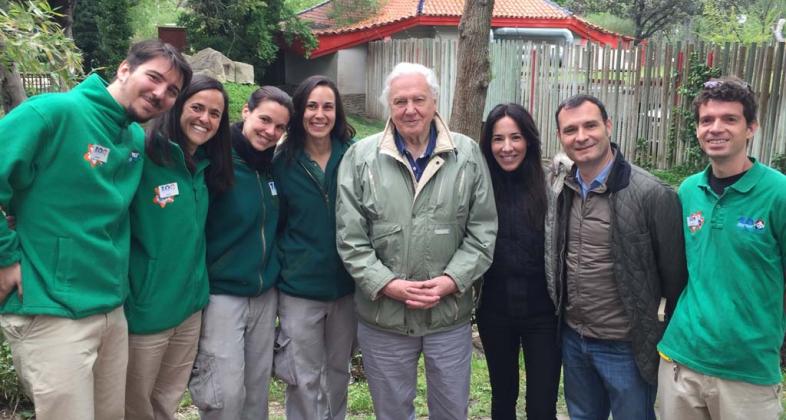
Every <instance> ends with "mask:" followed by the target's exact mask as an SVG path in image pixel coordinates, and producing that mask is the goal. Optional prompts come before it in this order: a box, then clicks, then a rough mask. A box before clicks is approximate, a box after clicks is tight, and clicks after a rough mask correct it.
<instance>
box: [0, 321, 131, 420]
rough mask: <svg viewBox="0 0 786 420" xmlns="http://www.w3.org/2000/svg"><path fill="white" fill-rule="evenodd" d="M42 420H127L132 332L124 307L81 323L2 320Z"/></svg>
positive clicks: (17, 363) (18, 371)
mask: <svg viewBox="0 0 786 420" xmlns="http://www.w3.org/2000/svg"><path fill="white" fill-rule="evenodd" d="M0 326H2V328H3V332H4V334H5V337H6V339H7V340H8V344H9V345H10V346H11V352H12V353H13V358H14V366H15V367H16V371H17V374H18V375H19V377H20V379H21V381H22V383H23V384H24V386H25V388H26V390H27V392H28V394H29V395H30V397H31V398H32V400H33V403H34V404H35V413H36V419H38V420H49V419H52V420H64V419H68V420H71V419H74V420H76V419H78V420H94V419H97V420H114V419H122V418H123V401H124V396H125V391H126V389H125V386H126V365H127V363H128V326H127V324H126V317H125V315H124V314H123V307H122V306H121V307H118V308H115V309H114V310H112V311H110V312H109V313H106V314H99V315H92V316H89V317H86V318H82V319H69V318H59V317H53V316H46V315H35V316H21V315H11V314H4V315H0Z"/></svg>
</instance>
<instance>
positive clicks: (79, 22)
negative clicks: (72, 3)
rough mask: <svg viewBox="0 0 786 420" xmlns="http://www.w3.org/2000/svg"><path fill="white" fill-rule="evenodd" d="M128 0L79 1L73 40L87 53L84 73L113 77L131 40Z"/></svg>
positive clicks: (107, 77) (75, 15) (75, 11)
mask: <svg viewBox="0 0 786 420" xmlns="http://www.w3.org/2000/svg"><path fill="white" fill-rule="evenodd" d="M128 13H129V0H92V1H80V2H77V4H76V9H75V10H74V26H73V32H74V41H75V42H76V45H77V46H78V47H79V48H80V49H81V50H82V52H83V53H84V54H85V63H84V69H85V72H91V71H96V72H98V73H99V74H101V75H102V76H103V77H104V78H105V79H111V78H112V77H113V76H114V73H115V71H116V70H117V66H118V65H119V64H120V62H121V61H123V59H124V58H125V56H126V52H127V51H128V47H129V45H130V41H129V40H130V39H131V25H130V23H129V14H128Z"/></svg>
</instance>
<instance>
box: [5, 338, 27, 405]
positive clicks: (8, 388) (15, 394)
mask: <svg viewBox="0 0 786 420" xmlns="http://www.w3.org/2000/svg"><path fill="white" fill-rule="evenodd" d="M0 404H3V405H5V406H6V407H8V408H10V409H11V411H13V412H19V414H22V415H23V416H24V415H25V412H27V411H29V409H30V408H31V407H32V402H31V401H30V399H29V398H28V397H27V394H25V392H24V389H23V388H22V384H21V382H19V378H18V377H17V375H16V369H15V368H14V358H13V357H12V356H11V347H10V346H9V345H8V342H6V341H5V337H3V336H2V334H0ZM28 417H29V416H28Z"/></svg>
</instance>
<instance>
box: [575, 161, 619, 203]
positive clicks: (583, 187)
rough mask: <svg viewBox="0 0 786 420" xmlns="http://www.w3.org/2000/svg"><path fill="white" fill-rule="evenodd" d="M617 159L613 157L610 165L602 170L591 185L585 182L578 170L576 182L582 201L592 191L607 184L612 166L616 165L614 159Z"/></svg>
mask: <svg viewBox="0 0 786 420" xmlns="http://www.w3.org/2000/svg"><path fill="white" fill-rule="evenodd" d="M615 158H616V157H612V158H611V160H610V161H609V163H607V164H606V166H604V167H603V169H601V170H600V173H598V175H597V176H596V177H595V179H593V180H592V182H590V183H589V184H587V183H586V182H584V178H582V177H581V171H580V170H576V181H578V182H579V190H580V191H581V199H582V200H584V199H586V198H587V194H589V192H590V191H592V190H594V189H595V188H598V187H600V186H601V185H603V184H604V183H605V182H606V178H608V177H609V172H611V164H612V163H614V159H615Z"/></svg>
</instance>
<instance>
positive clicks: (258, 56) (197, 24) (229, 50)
mask: <svg viewBox="0 0 786 420" xmlns="http://www.w3.org/2000/svg"><path fill="white" fill-rule="evenodd" d="M188 4H189V6H190V10H187V11H185V12H184V13H183V14H182V15H180V18H179V20H178V22H179V23H180V24H181V25H182V26H185V27H186V28H188V35H189V43H190V45H191V47H192V48H193V50H195V51H198V50H201V49H203V48H207V47H210V48H213V49H215V50H217V51H220V52H221V53H223V54H224V55H226V56H227V57H229V58H231V59H232V60H235V61H243V62H246V63H249V64H251V65H253V66H254V74H255V76H256V79H257V80H261V78H262V75H263V74H264V70H265V68H266V67H267V65H268V64H270V63H271V62H273V61H274V60H275V58H276V54H277V53H278V45H277V43H276V40H277V37H278V36H279V34H280V35H281V37H282V38H283V40H284V41H285V42H286V43H288V44H291V43H293V42H294V40H295V39H298V40H299V41H300V42H301V43H302V44H303V45H304V47H305V49H306V50H307V51H311V50H313V49H314V48H315V47H316V40H315V39H314V36H313V35H312V34H311V31H310V30H309V29H308V27H307V26H306V24H305V23H303V22H301V21H300V20H299V19H297V17H296V16H295V14H294V12H292V10H291V9H290V8H289V7H288V6H286V5H285V4H284V3H283V0H270V1H265V0H192V1H189V3H188Z"/></svg>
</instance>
